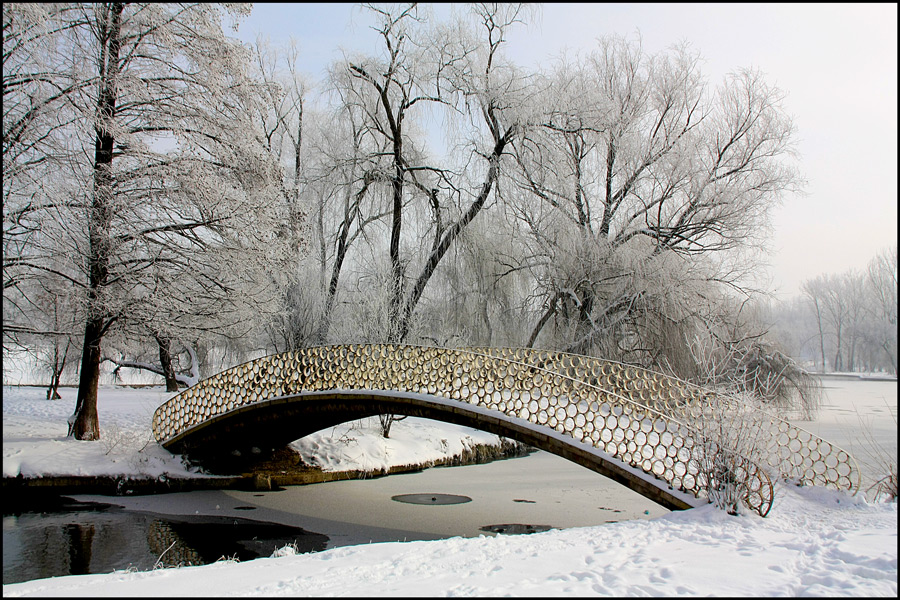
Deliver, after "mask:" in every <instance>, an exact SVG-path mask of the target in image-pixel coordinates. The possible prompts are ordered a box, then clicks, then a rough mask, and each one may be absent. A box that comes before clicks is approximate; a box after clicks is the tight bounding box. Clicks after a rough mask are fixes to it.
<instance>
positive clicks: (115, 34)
mask: <svg viewBox="0 0 900 600" xmlns="http://www.w3.org/2000/svg"><path fill="white" fill-rule="evenodd" d="M106 8H107V14H105V15H104V16H103V19H104V20H103V21H102V22H101V23H99V36H100V42H101V45H102V46H101V48H102V50H101V55H100V97H99V99H98V101H97V123H96V125H95V129H96V132H97V137H96V141H95V144H94V197H93V202H92V206H91V211H90V214H89V216H88V236H89V249H88V267H89V273H88V278H89V282H88V283H89V292H88V318H87V323H86V325H85V328H84V349H83V351H82V354H81V379H80V381H79V384H78V400H77V402H76V404H75V414H73V415H72V418H71V420H70V426H69V435H74V436H75V439H78V440H97V439H99V438H100V423H99V419H98V416H97V385H98V382H99V381H100V342H101V340H102V339H103V334H104V333H105V332H106V329H107V328H108V327H109V325H110V324H111V323H112V321H114V320H115V319H114V318H109V319H108V320H107V318H105V316H104V314H103V312H104V311H103V309H102V308H101V306H100V304H101V302H100V292H101V290H102V289H103V288H104V287H105V286H106V284H107V281H108V279H109V261H110V252H111V247H110V237H109V236H110V221H111V219H112V199H113V198H112V195H113V185H112V183H113V182H112V161H113V146H114V142H115V139H114V136H113V133H112V129H111V127H110V126H111V125H112V120H113V117H114V116H115V113H116V94H117V80H118V75H119V46H120V43H121V40H120V39H119V35H120V26H121V21H122V11H123V10H124V5H123V4H122V3H119V2H116V3H113V4H112V5H109V6H107V7H106Z"/></svg>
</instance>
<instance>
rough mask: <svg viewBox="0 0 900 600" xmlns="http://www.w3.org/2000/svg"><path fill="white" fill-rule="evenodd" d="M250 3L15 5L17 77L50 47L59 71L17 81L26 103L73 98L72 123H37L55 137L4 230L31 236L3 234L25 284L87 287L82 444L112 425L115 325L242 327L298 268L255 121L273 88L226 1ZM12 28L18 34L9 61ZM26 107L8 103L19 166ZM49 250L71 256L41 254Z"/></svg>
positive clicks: (35, 160) (188, 331)
mask: <svg viewBox="0 0 900 600" xmlns="http://www.w3.org/2000/svg"><path fill="white" fill-rule="evenodd" d="M246 10H247V7H245V6H239V5H227V6H225V7H224V8H223V7H221V6H218V5H212V4H184V5H173V4H123V3H102V4H77V5H74V4H73V5H64V6H63V7H62V8H57V9H54V10H44V11H43V12H40V11H39V10H38V9H35V8H32V7H31V5H9V4H5V5H4V73H6V69H7V66H8V65H11V66H12V67H14V68H16V69H20V70H22V71H28V72H33V73H44V72H45V70H44V68H43V67H42V66H41V67H37V68H36V67H35V66H34V63H33V61H32V57H33V56H35V55H38V54H39V55H40V57H41V61H42V63H41V64H42V65H43V64H46V65H48V66H49V67H50V68H49V69H47V70H46V72H47V73H48V75H47V76H46V77H36V76H33V77H30V78H29V79H28V81H27V83H25V84H22V85H21V86H19V87H18V88H17V89H16V90H15V91H14V92H11V96H12V97H13V98H14V99H15V101H16V105H17V106H28V105H29V102H33V101H31V100H29V99H30V98H53V96H54V94H63V96H64V99H63V100H60V101H58V102H57V105H58V106H56V105H54V106H55V107H56V108H58V111H59V113H60V116H59V117H58V118H57V119H50V118H49V117H46V115H44V118H43V119H36V120H33V121H32V122H31V125H30V127H32V129H31V134H32V136H33V137H34V138H36V139H40V140H41V144H36V143H31V144H30V145H28V146H27V147H22V146H20V148H21V151H20V152H19V153H18V154H16V155H15V159H16V161H17V162H16V165H17V166H18V165H25V164H27V165H29V167H30V168H29V169H28V170H27V173H28V176H27V177H24V176H20V175H19V173H25V172H26V170H25V169H24V168H20V169H19V171H18V172H17V173H16V174H14V175H13V176H12V178H13V181H14V185H13V186H11V187H12V190H13V191H11V192H10V194H8V195H7V197H6V198H5V200H7V202H5V203H4V230H5V233H9V234H10V239H11V240H13V239H14V240H16V244H15V246H14V247H13V246H12V245H9V244H7V243H6V240H4V249H5V250H12V252H10V253H9V254H6V255H5V257H4V261H5V262H4V267H5V269H4V270H5V272H8V273H9V275H8V277H9V279H10V280H11V281H12V280H15V279H16V278H22V277H26V276H31V274H34V273H35V272H40V273H42V274H43V275H45V276H54V277H61V278H63V279H65V280H67V281H69V282H71V283H72V284H73V285H75V286H76V287H77V288H78V289H79V290H80V292H81V298H80V301H81V303H82V305H83V311H84V315H85V324H84V335H83V344H82V355H81V367H80V384H79V390H78V397H77V398H78V399H77V405H76V408H75V413H74V415H73V417H72V419H71V421H70V423H71V428H70V433H71V434H73V435H74V436H75V437H76V438H78V439H97V437H98V436H99V425H98V416H97V382H98V379H99V366H100V362H101V360H102V358H103V356H102V351H101V346H102V341H103V339H104V338H105V337H106V336H107V335H110V334H115V335H118V336H122V337H124V338H133V337H137V336H144V337H145V339H155V340H157V342H158V343H159V344H160V348H161V349H162V348H163V346H164V345H165V344H166V343H167V341H169V340H173V339H177V338H179V337H184V338H185V339H187V340H190V339H191V338H192V337H194V338H196V337H197V336H199V335H203V334H209V333H218V334H223V333H224V334H231V335H241V334H242V329H241V328H244V331H246V327H247V326H248V325H247V324H248V323H252V319H253V318H255V316H256V315H258V314H259V313H260V312H263V313H264V312H266V310H268V309H267V307H268V306H269V303H270V301H271V298H272V297H273V294H274V288H275V286H274V284H273V282H272V280H271V277H270V275H269V273H270V272H276V273H277V272H278V271H279V269H280V268H281V266H282V265H283V263H284V260H283V257H284V253H283V248H282V244H281V243H280V242H279V238H278V236H277V235H276V229H275V227H274V226H273V223H274V222H275V220H276V217H277V215H276V214H275V212H274V211H273V207H274V206H276V204H277V203H276V202H274V201H273V200H274V199H275V198H277V197H278V196H279V194H280V187H281V173H280V169H279V168H278V165H277V164H276V163H275V162H274V161H273V160H272V159H271V155H270V154H269V153H268V152H267V151H266V148H265V145H264V141H263V135H261V132H260V130H259V129H257V128H255V127H254V125H253V123H252V122H251V120H250V118H249V115H250V114H251V111H252V110H253V109H254V107H255V106H256V103H257V102H258V101H259V95H260V92H261V88H260V86H258V85H256V82H254V81H253V80H252V79H250V78H249V77H248V76H247V65H248V61H249V57H248V55H247V53H246V51H245V50H244V48H242V47H241V46H240V44H238V43H236V42H234V41H232V40H230V39H228V38H227V37H226V36H225V35H224V34H223V31H222V19H223V17H224V16H225V13H226V12H228V13H231V14H232V16H237V15H239V14H240V13H241V12H246ZM8 16H9V20H7V17H8ZM22 32H34V33H33V34H31V35H26V34H24V33H22ZM8 36H9V39H10V40H13V41H12V42H11V44H16V45H15V49H16V52H15V53H13V52H10V56H11V57H10V58H9V59H8V57H7V47H8V45H7V40H8ZM58 73H64V74H65V77H64V78H59V77H58V76H57V75H56V74H58ZM6 91H7V90H6V87H4V95H5V98H4V100H5V101H4V105H6V100H7V94H6ZM13 116H15V115H8V114H7V112H6V109H4V136H5V137H4V144H5V145H4V161H6V160H7V152H6V149H7V147H6V134H7V131H8V129H9V131H15V128H14V127H12V126H11V125H10V127H9V128H8V123H13ZM8 117H9V118H8ZM19 120H21V119H19ZM45 121H47V123H45ZM11 156H12V155H11ZM51 163H52V168H51ZM4 170H5V169H4ZM4 177H6V174H4ZM6 183H7V181H6V179H4V187H6ZM48 255H49V256H53V257H54V258H55V260H57V261H59V262H60V264H59V265H58V266H56V265H54V266H53V267H52V268H51V267H48V266H47V265H46V264H44V263H42V262H41V257H42V256H48ZM9 289H13V287H10V288H9ZM5 290H6V288H5ZM5 317H6V315H4V318H5Z"/></svg>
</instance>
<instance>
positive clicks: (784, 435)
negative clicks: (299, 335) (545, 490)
mask: <svg viewBox="0 0 900 600" xmlns="http://www.w3.org/2000/svg"><path fill="white" fill-rule="evenodd" d="M360 389H364V390H393V391H399V392H414V393H422V394H429V395H432V396H438V397H443V398H449V399H452V400H457V401H460V402H465V403H468V404H472V405H476V406H482V407H486V408H489V409H491V410H494V411H498V412H500V413H502V414H504V415H507V416H510V417H516V418H520V419H524V420H527V421H529V422H531V423H533V424H536V425H542V426H545V427H548V428H550V429H553V430H555V431H558V432H560V433H563V434H566V435H568V436H570V437H572V438H573V439H574V440H575V441H577V442H582V443H585V444H589V445H591V446H593V447H594V448H597V449H599V450H601V451H603V452H605V453H607V454H609V455H610V456H611V457H614V458H616V459H618V460H620V461H622V462H623V463H625V464H628V465H631V466H633V467H636V468H639V469H641V470H642V471H644V472H645V473H647V474H649V475H651V476H652V477H654V478H656V479H658V480H661V481H663V482H665V483H666V484H667V485H670V486H672V487H673V488H674V489H677V490H681V491H685V492H688V493H691V494H693V495H695V496H698V497H699V496H700V495H701V494H708V492H709V489H710V488H711V487H713V486H715V485H717V484H718V483H717V481H716V477H717V476H716V474H715V473H713V472H712V471H710V470H709V469H708V468H705V466H704V465H707V464H709V460H708V459H709V458H710V452H719V453H720V454H721V450H722V449H725V450H726V452H727V455H728V456H729V463H730V464H731V469H730V472H731V474H732V475H734V474H735V473H736V474H737V475H738V476H739V477H740V478H741V479H742V481H744V482H746V489H747V494H746V497H745V498H744V501H745V502H746V504H747V505H748V506H750V507H751V508H752V509H754V510H756V511H757V512H759V514H761V515H765V514H766V513H768V511H769V509H770V508H771V504H772V498H773V488H772V482H771V479H770V477H769V475H768V473H767V470H766V468H765V466H768V467H769V468H774V469H776V471H775V472H776V473H778V474H779V475H782V476H784V473H785V466H789V467H791V469H789V470H788V475H787V476H789V477H793V478H794V479H797V480H798V481H799V482H809V483H817V484H824V485H833V486H837V487H846V488H848V489H849V488H851V487H852V483H851V479H850V475H851V473H852V472H853V471H854V470H855V469H854V466H853V465H852V462H851V460H852V459H851V458H850V456H849V454H847V453H846V452H844V451H843V450H841V449H839V448H836V447H834V446H832V445H830V444H828V443H827V442H825V441H824V440H821V439H819V438H817V437H815V436H813V435H812V434H810V433H809V432H804V431H803V430H800V429H797V428H795V427H793V426H791V425H790V424H789V423H787V422H786V421H776V420H774V419H768V418H758V416H755V417H754V418H752V419H751V418H749V417H747V416H746V415H743V416H742V418H741V419H738V420H736V423H737V425H739V426H740V427H739V428H737V429H735V428H734V427H732V426H731V425H729V426H728V427H723V426H722V422H723V419H722V416H723V415H729V414H734V413H735V410H734V409H735V407H736V406H737V405H736V404H735V403H734V402H732V401H731V400H730V399H727V398H723V397H722V396H720V395H717V394H715V393H713V392H710V391H709V390H704V389H702V388H699V387H697V386H691V385H690V384H687V383H685V382H682V381H679V380H677V379H674V378H671V377H668V376H666V375H663V374H661V373H654V372H652V371H648V370H645V369H641V368H638V367H633V366H629V365H622V364H620V363H615V362H611V361H603V360H600V359H594V358H591V357H584V356H579V355H572V354H563V353H554V352H549V351H538V350H529V349H510V348H469V349H443V348H433V347H420V346H406V345H347V346H320V347H313V348H307V349H303V350H300V351H297V352H287V353H284V354H278V355H273V356H267V357H263V358H259V359H256V360H253V361H250V362H247V363H244V364H242V365H238V366H236V367H232V368H231V369H227V370H225V371H223V372H221V373H219V374H217V375H214V376H212V377H210V378H208V379H205V380H203V381H201V382H200V383H198V384H197V385H195V386H193V387H191V388H189V389H188V390H185V391H184V392H182V393H180V394H178V395H177V396H175V397H173V398H172V399H171V400H169V401H168V402H166V403H164V404H163V405H161V406H160V407H159V408H158V409H157V411H156V412H155V413H154V415H153V433H154V435H155V437H156V439H157V440H158V441H160V442H161V443H164V442H165V441H167V440H171V439H172V438H174V437H175V436H177V435H179V434H181V433H183V432H185V431H186V430H188V429H190V428H192V427H194V426H196V425H198V424H200V423H202V422H203V421H205V420H207V419H209V418H212V417H215V416H217V415H222V414H225V413H227V412H229V411H232V410H235V409H237V408H239V407H241V406H246V405H248V404H253V403H256V402H261V401H264V400H268V399H272V398H276V397H280V396H288V395H294V394H298V393H300V392H304V391H325V390H360ZM723 407H725V410H724V411H723V410H722V408H723ZM738 408H739V407H738ZM716 411H718V412H716ZM712 419H716V420H715V421H712ZM748 423H749V424H750V425H749V426H747V424H748ZM710 424H714V425H715V427H710V426H709V425H710ZM733 436H742V437H743V438H747V437H748V436H750V437H752V438H753V439H757V440H760V441H762V440H764V444H756V445H754V449H755V451H756V452H755V453H754V454H750V455H748V454H747V453H742V452H741V451H740V449H739V448H736V447H735V445H734V444H733V443H732V442H733V440H732V439H730V438H731V437H733ZM770 446H771V447H770ZM760 448H762V450H763V452H759V449H760ZM804 449H805V452H804ZM770 454H771V455H773V456H774V458H773V457H772V456H770ZM796 457H799V458H796ZM798 473H799V477H798V476H797V474H798ZM857 485H858V484H857Z"/></svg>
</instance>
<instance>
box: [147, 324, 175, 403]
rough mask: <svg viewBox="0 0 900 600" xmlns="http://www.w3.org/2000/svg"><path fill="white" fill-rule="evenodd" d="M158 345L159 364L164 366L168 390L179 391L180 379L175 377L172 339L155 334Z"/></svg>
mask: <svg viewBox="0 0 900 600" xmlns="http://www.w3.org/2000/svg"><path fill="white" fill-rule="evenodd" d="M153 337H154V338H155V339H156V345H157V346H159V365H160V366H161V367H162V372H163V377H165V378H166V391H167V392H177V391H178V380H177V379H175V368H174V367H173V366H172V353H171V351H170V347H171V341H170V340H169V338H167V337H165V336H161V335H155V336H153Z"/></svg>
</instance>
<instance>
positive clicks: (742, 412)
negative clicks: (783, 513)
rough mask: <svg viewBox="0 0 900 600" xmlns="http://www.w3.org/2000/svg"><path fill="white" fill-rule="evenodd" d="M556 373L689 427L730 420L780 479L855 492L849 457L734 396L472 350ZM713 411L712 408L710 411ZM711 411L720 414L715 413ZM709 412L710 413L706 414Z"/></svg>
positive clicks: (556, 360) (523, 354) (598, 368)
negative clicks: (596, 387)
mask: <svg viewBox="0 0 900 600" xmlns="http://www.w3.org/2000/svg"><path fill="white" fill-rule="evenodd" d="M471 350H472V351H475V352H481V353H487V354H492V355H494V354H495V353H496V354H495V355H497V356H502V357H507V358H510V359H511V360H516V361H520V362H525V363H528V364H534V365H538V366H541V367H543V368H547V369H550V370H554V371H557V372H559V373H561V374H565V375H567V376H569V377H573V378H577V379H581V378H586V381H587V382H589V383H595V384H596V385H598V386H600V387H602V388H604V389H609V390H613V391H614V392H615V393H616V394H617V395H619V396H622V397H623V398H627V399H628V400H630V401H632V402H635V403H637V404H641V405H646V406H649V407H652V408H655V409H656V410H659V411H660V412H662V413H664V414H666V415H669V416H671V417H674V418H677V419H679V420H682V421H685V422H688V423H692V424H694V425H695V426H696V425H697V424H698V421H703V420H706V421H707V422H708V421H709V420H710V419H715V420H716V421H718V422H721V421H722V420H723V416H724V417H725V418H726V419H727V418H729V417H730V419H731V422H732V429H734V428H735V427H741V428H742V429H741V431H733V432H732V433H733V434H734V435H738V434H740V435H742V436H743V437H744V438H751V439H752V440H753V441H754V444H755V446H756V448H755V454H757V455H758V457H759V459H760V460H761V462H763V463H764V464H765V466H767V467H768V468H769V470H770V471H771V472H773V473H775V474H777V475H778V476H779V477H780V478H782V479H786V480H791V481H794V482H796V483H798V484H801V485H820V486H828V487H835V488H838V489H846V490H858V489H859V486H860V472H859V469H858V468H857V466H856V464H855V463H854V461H853V458H852V457H851V455H850V453H849V452H847V451H846V450H844V449H843V448H840V447H838V446H836V445H834V444H832V443H830V442H828V441H826V440H824V439H822V438H820V437H818V436H816V435H815V434H813V433H811V432H809V431H807V430H805V429H802V428H800V427H797V426H795V425H793V424H792V423H790V422H789V421H787V420H785V419H783V418H782V417H780V416H778V415H775V414H772V413H770V412H768V411H766V410H763V409H761V408H759V407H749V406H747V405H746V404H744V403H741V402H740V401H738V400H737V399H735V398H732V397H730V396H728V395H725V394H721V393H718V392H716V391H713V390H709V389H704V388H702V387H700V386H698V385H695V384H692V383H689V382H686V381H683V380H681V379H678V378H676V377H672V376H670V375H665V374H663V373H659V372H656V371H652V370H649V369H644V368H642V367H637V366H634V365H625V364H622V363H616V362H613V361H608V360H603V359H598V358H594V357H590V356H582V355H578V354H566V353H562V352H553V351H549V350H533V349H529V348H477V349H476V348H473V349H471ZM711 408H712V410H710V409H711ZM715 412H719V413H724V414H715ZM711 413H713V414H711Z"/></svg>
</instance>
